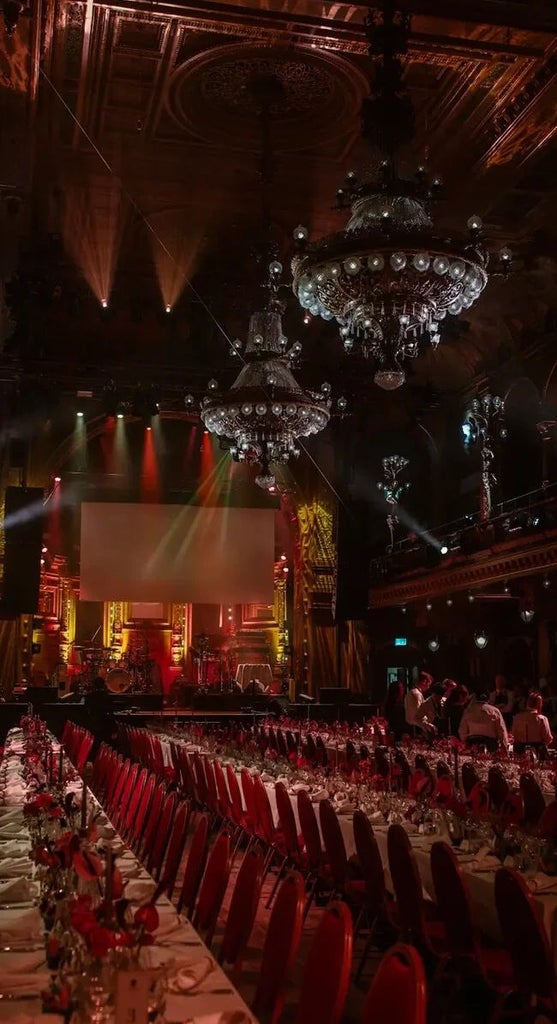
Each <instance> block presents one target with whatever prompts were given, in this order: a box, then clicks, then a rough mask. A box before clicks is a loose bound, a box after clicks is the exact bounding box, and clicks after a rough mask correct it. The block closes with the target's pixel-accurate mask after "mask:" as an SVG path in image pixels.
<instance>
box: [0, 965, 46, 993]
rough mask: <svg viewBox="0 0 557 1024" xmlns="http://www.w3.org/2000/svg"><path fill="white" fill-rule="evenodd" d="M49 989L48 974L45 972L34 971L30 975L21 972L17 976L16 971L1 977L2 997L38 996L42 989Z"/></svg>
mask: <svg viewBox="0 0 557 1024" xmlns="http://www.w3.org/2000/svg"><path fill="white" fill-rule="evenodd" d="M49 987H50V974H48V972H46V971H44V972H43V971H40V972H39V973H37V972H36V971H35V972H34V973H33V974H31V973H24V972H23V971H22V972H21V974H19V973H18V972H16V971H13V972H8V971H6V973H5V974H3V975H2V995H4V996H8V995H10V996H15V995H18V996H19V995H26V996H27V995H29V996H34V995H37V996H38V995H40V993H41V992H43V991H44V989H48V988H49Z"/></svg>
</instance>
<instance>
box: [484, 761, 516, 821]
mask: <svg viewBox="0 0 557 1024" xmlns="http://www.w3.org/2000/svg"><path fill="white" fill-rule="evenodd" d="M509 790H510V787H509V784H508V782H507V780H506V778H505V776H504V774H503V772H502V771H501V769H500V768H499V766H498V765H496V764H494V765H492V766H491V768H490V769H489V771H488V773H487V791H488V793H489V799H490V800H491V803H492V804H493V806H494V808H495V810H496V811H500V810H501V808H502V806H503V804H504V803H505V800H506V799H507V797H508V795H509Z"/></svg>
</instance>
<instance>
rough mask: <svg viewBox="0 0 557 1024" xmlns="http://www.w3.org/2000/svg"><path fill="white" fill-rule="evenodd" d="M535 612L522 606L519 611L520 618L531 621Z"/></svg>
mask: <svg viewBox="0 0 557 1024" xmlns="http://www.w3.org/2000/svg"><path fill="white" fill-rule="evenodd" d="M535 614H536V613H535V611H534V609H533V608H523V609H522V611H521V613H520V618H521V619H522V621H523V622H531V621H532V619H533V618H534V615H535Z"/></svg>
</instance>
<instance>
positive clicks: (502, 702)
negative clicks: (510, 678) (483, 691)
mask: <svg viewBox="0 0 557 1024" xmlns="http://www.w3.org/2000/svg"><path fill="white" fill-rule="evenodd" d="M489 703H490V704H492V705H493V707H494V708H498V710H499V711H500V712H501V714H502V715H503V718H504V720H505V725H506V726H507V727H508V726H510V724H511V718H512V713H513V710H514V704H515V693H514V690H512V689H511V688H510V687H509V686H507V680H506V679H505V677H504V676H503V675H501V674H498V675H496V676H495V689H494V690H492V691H491V693H490V695H489Z"/></svg>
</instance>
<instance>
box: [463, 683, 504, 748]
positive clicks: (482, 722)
mask: <svg viewBox="0 0 557 1024" xmlns="http://www.w3.org/2000/svg"><path fill="white" fill-rule="evenodd" d="M458 733H459V736H460V738H461V740H462V742H463V743H466V745H467V746H474V745H475V744H476V743H478V744H484V745H485V746H486V747H487V748H488V750H496V749H497V747H498V746H502V747H505V749H508V746H509V737H508V733H507V727H506V725H505V722H504V719H503V716H502V714H501V712H500V711H499V708H496V707H494V706H493V705H492V704H490V703H489V701H488V696H487V693H479V694H478V695H477V697H473V698H472V700H471V701H470V703H469V705H468V707H467V708H466V710H465V711H464V714H463V715H462V718H461V721H460V727H459V730H458Z"/></svg>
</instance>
